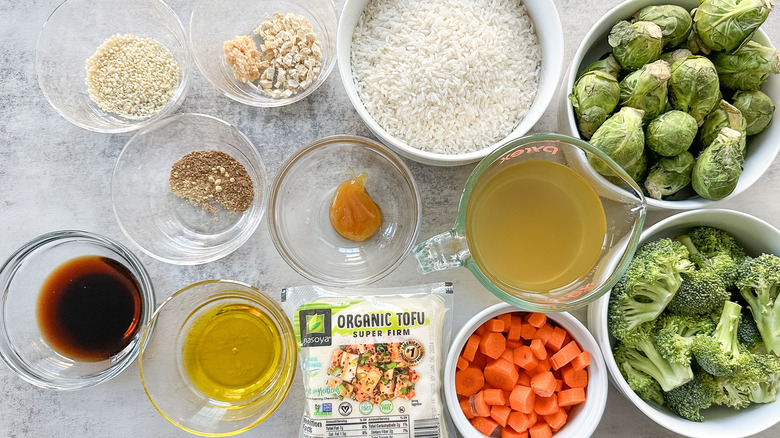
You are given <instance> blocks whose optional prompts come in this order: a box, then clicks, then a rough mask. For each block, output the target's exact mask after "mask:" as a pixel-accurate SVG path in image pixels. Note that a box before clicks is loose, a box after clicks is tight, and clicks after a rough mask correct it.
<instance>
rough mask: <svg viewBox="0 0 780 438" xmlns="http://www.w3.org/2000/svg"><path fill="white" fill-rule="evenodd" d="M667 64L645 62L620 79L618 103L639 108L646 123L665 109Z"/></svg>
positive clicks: (667, 76)
mask: <svg viewBox="0 0 780 438" xmlns="http://www.w3.org/2000/svg"><path fill="white" fill-rule="evenodd" d="M670 76H671V70H670V69H669V64H667V63H666V61H662V60H660V59H659V60H658V61H655V62H652V63H650V64H646V65H645V66H643V67H642V68H641V69H639V70H637V71H635V72H633V73H631V74H629V75H628V76H626V77H625V78H624V79H623V80H622V81H620V105H621V106H630V107H632V108H636V109H641V110H643V111H644V112H645V115H644V120H643V121H644V122H645V123H647V122H649V121H650V120H652V119H654V118H655V117H656V116H658V115H659V114H661V113H662V112H664V110H665V109H666V96H667V87H666V82H667V81H668V80H669V77H670Z"/></svg>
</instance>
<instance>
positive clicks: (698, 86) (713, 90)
mask: <svg viewBox="0 0 780 438" xmlns="http://www.w3.org/2000/svg"><path fill="white" fill-rule="evenodd" d="M719 100H720V82H719V81H718V72H717V71H716V70H715V66H714V65H712V62H710V60H709V59H707V58H705V57H703V56H689V57H687V58H684V59H678V60H677V61H675V62H674V64H672V76H671V77H670V78H669V103H671V105H672V108H674V109H676V110H680V111H685V112H687V113H688V114H690V115H692V116H693V118H694V119H696V123H697V124H698V125H699V126H701V124H702V123H704V118H705V117H706V116H707V114H709V113H710V111H712V109H713V108H714V107H715V105H717V103H718V101H719Z"/></svg>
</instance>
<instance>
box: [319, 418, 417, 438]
mask: <svg viewBox="0 0 780 438" xmlns="http://www.w3.org/2000/svg"><path fill="white" fill-rule="evenodd" d="M325 431H326V432H325V436H326V437H328V438H331V437H332V438H352V437H372V438H411V437H412V436H413V435H412V434H411V425H410V423H409V416H408V415H391V416H384V417H362V418H344V419H333V420H326V421H325Z"/></svg>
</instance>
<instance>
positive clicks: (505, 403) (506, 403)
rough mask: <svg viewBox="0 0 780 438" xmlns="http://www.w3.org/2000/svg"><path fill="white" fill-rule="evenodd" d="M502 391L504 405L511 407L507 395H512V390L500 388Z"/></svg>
mask: <svg viewBox="0 0 780 438" xmlns="http://www.w3.org/2000/svg"><path fill="white" fill-rule="evenodd" d="M513 389H514V388H513ZM502 391H504V406H510V407H511V404H510V403H509V397H510V396H511V395H512V391H507V390H502Z"/></svg>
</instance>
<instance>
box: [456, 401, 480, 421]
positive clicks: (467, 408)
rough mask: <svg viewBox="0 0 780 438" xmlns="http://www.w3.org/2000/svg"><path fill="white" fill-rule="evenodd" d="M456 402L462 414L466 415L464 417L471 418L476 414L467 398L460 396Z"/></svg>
mask: <svg viewBox="0 0 780 438" xmlns="http://www.w3.org/2000/svg"><path fill="white" fill-rule="evenodd" d="M458 403H459V404H460V410H461V411H463V415H465V416H466V419H468V420H471V419H472V418H474V417H475V416H476V415H475V413H474V412H472V411H471V403H469V399H467V398H462V399H460V402H458Z"/></svg>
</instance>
